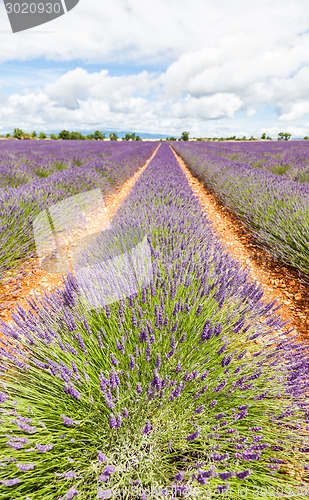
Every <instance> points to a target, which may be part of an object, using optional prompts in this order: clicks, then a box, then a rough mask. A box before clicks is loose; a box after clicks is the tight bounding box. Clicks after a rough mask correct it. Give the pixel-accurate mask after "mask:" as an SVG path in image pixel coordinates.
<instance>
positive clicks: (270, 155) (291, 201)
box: [173, 142, 309, 276]
mask: <svg viewBox="0 0 309 500" xmlns="http://www.w3.org/2000/svg"><path fill="white" fill-rule="evenodd" d="M173 147H174V149H175V151H176V152H177V153H178V154H179V155H180V156H181V157H182V158H183V160H184V161H185V162H186V163H187V165H188V166H189V168H190V169H191V171H192V172H193V174H194V175H195V176H196V177H198V178H199V179H200V180H201V181H202V182H203V183H204V184H205V185H206V186H207V188H208V189H211V190H212V191H213V192H214V193H215V194H216V195H217V196H218V198H219V199H220V200H221V201H222V202H223V203H224V204H225V205H226V206H227V207H228V208H229V209H231V210H232V211H233V212H234V213H235V214H236V215H237V216H239V217H240V219H241V220H242V221H243V222H244V223H245V225H246V226H247V227H248V228H249V230H250V232H251V233H252V234H253V235H254V237H255V238H256V240H257V241H258V242H259V243H260V244H261V245H262V246H263V247H264V248H266V249H267V251H268V252H269V253H270V254H271V255H273V256H274V257H275V258H279V259H280V260H282V261H283V262H285V263H287V264H290V265H292V266H295V267H296V268H297V269H298V270H299V271H300V272H301V273H302V274H303V275H307V276H308V274H309V201H308V200H309V198H308V197H309V183H308V182H300V181H299V180H297V178H299V179H301V180H304V179H305V175H307V174H308V171H309V145H308V144H307V143H306V142H304V143H298V142H294V143H293V142H291V143H288V144H285V145H284V146H283V145H281V143H279V145H276V146H274V145H271V146H268V144H267V143H266V144H264V143H263V144H251V143H250V144H246V145H243V144H241V145H238V144H237V145H235V144H229V145H224V146H221V144H215V145H213V144H208V143H190V144H186V143H179V144H178V143H177V144H176V145H175V146H174V145H173ZM279 156H280V158H281V159H279V158H278V157H279ZM231 158H233V159H231ZM258 158H260V159H259V160H258ZM262 158H263V160H262ZM240 160H241V161H240ZM280 161H281V162H282V163H281V164H280V163H278V162H280ZM286 164H291V165H294V167H293V168H294V173H295V172H296V170H297V171H298V172H301V173H298V174H296V173H295V175H294V178H293V179H294V180H292V179H291V177H289V176H288V175H287V174H286V175H285V174H282V175H278V172H279V171H280V168H283V166H284V165H286ZM276 165H277V167H276ZM278 165H279V166H278ZM280 165H281V166H280ZM275 172H277V173H275ZM306 172H307V174H306ZM297 175H298V176H299V177H297Z"/></svg>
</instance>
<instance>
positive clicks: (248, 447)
mask: <svg viewBox="0 0 309 500" xmlns="http://www.w3.org/2000/svg"><path fill="white" fill-rule="evenodd" d="M113 223H114V224H115V227H117V228H119V229H120V230H122V229H123V230H125V229H126V228H128V227H132V228H136V229H142V230H143V231H145V232H146V234H147V237H148V243H149V246H150V248H151V259H152V265H153V280H152V282H151V284H150V285H149V286H147V287H144V288H143V289H140V291H139V292H138V293H135V294H134V295H132V296H130V297H128V298H127V299H126V300H121V301H119V302H115V303H113V304H111V305H110V306H108V305H106V306H103V307H98V308H97V309H96V310H92V311H85V310H83V309H82V308H81V307H80V303H79V300H78V297H79V288H78V283H77V282H76V280H75V278H74V276H73V275H68V277H67V278H66V280H65V288H64V290H63V291H59V293H57V294H49V295H46V296H45V297H44V298H42V299H41V307H37V306H36V305H35V304H33V313H32V312H28V313H26V312H25V311H23V310H21V309H20V310H19V313H18V314H17V313H16V314H15V316H14V317H15V326H12V325H11V326H8V325H4V324H3V325H2V330H3V333H4V337H5V338H6V339H7V340H5V339H4V340H1V342H2V349H1V352H2V362H1V370H2V372H3V377H2V382H1V384H2V387H1V392H0V401H1V414H0V419H1V430H2V432H1V436H0V443H1V444H0V447H1V457H0V484H1V486H0V499H1V500H9V499H12V498H14V499H23V500H27V499H28V500H30V499H31V500H39V499H44V500H54V499H57V500H70V499H72V498H74V499H75V498H76V499H81V500H82V499H83V500H86V499H87V500H91V499H97V498H99V499H100V498H101V499H103V498H114V499H128V500H133V499H134V498H140V499H142V500H146V499H147V500H148V499H155V498H160V499H161V498H162V499H172V498H173V499H177V498H179V497H185V498H188V499H211V498H214V497H216V498H220V497H221V498H224V495H225V494H226V492H228V491H230V492H232V494H231V495H230V494H229V497H237V491H238V488H239V487H240V486H241V487H244V486H246V488H247V490H246V498H250V499H253V498H265V496H266V497H267V495H268V497H272V496H274V494H275V493H278V494H279V495H280V496H281V498H285V499H288V498H291V496H293V498H299V499H300V498H303V496H304V493H302V492H301V490H300V489H299V488H300V486H301V485H303V487H304V488H306V485H307V486H308V472H306V471H308V469H309V467H308V461H307V459H306V457H307V456H308V452H309V442H308V431H309V408H308V406H309V405H308V400H307V399H306V392H307V387H308V379H309V377H308V375H309V364H308V358H306V354H307V350H306V349H307V348H306V346H305V345H301V344H299V343H297V338H296V337H287V336H286V335H285V334H284V333H282V332H283V330H284V325H283V324H282V321H281V320H280V318H279V317H278V316H276V310H277V306H276V304H274V303H266V302H265V301H263V292H262V290H261V288H260V286H258V285H257V284H254V283H252V282H251V281H250V280H249V277H248V273H247V272H246V271H244V270H243V269H242V268H241V266H240V264H239V263H238V262H237V261H235V260H234V259H232V258H231V257H230V256H229V254H228V253H227V251H226V250H224V248H223V247H222V245H221V243H220V241H219V239H218V238H217V237H216V236H215V234H214V232H213V230H212V226H211V224H210V222H209V220H208V219H207V216H206V215H205V214H204V213H203V211H202V209H201V207H200V205H199V202H198V201H197V199H196V198H195V197H194V196H193V195H192V191H191V190H190V187H189V185H188V182H187V180H186V177H185V174H184V173H183V172H182V170H181V168H180V167H179V165H178V163H177V161H176V159H175V157H174V155H173V153H172V151H171V150H170V148H169V147H168V145H167V144H162V145H161V146H160V148H159V150H158V152H157V154H156V156H155V157H154V158H153V160H152V161H151V162H150V164H149V166H148V167H147V169H146V170H145V172H144V173H143V174H142V175H141V176H140V178H139V179H138V181H137V182H136V184H135V185H134V187H133V189H132V190H131V192H130V194H129V196H128V197H127V199H126V200H125V202H124V203H123V205H122V206H121V208H120V209H119V210H118V212H117V214H116V216H115V219H114V221H113ZM10 339H14V340H15V348H14V350H12V349H11V351H10V352H9V351H7V350H6V348H7V347H8V346H10V344H9V340H10ZM257 339H258V342H256V340H257ZM287 472H289V474H288V473H287ZM300 478H301V479H302V480H301V481H300ZM260 488H264V490H261V489H260ZM265 488H266V495H265ZM259 491H262V493H261V495H260V494H259ZM233 493H234V494H233Z"/></svg>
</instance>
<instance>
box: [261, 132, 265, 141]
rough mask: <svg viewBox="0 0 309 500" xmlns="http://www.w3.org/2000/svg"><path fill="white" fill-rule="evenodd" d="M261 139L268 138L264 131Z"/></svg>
mask: <svg viewBox="0 0 309 500" xmlns="http://www.w3.org/2000/svg"><path fill="white" fill-rule="evenodd" d="M261 139H263V141H265V140H266V134H265V132H263V134H262V135H261Z"/></svg>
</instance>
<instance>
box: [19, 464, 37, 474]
mask: <svg viewBox="0 0 309 500" xmlns="http://www.w3.org/2000/svg"><path fill="white" fill-rule="evenodd" d="M16 467H17V468H18V469H19V470H21V471H23V472H26V471H28V470H32V469H34V467H35V464H34V463H28V464H16Z"/></svg>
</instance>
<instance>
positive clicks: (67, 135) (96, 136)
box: [0, 128, 141, 141]
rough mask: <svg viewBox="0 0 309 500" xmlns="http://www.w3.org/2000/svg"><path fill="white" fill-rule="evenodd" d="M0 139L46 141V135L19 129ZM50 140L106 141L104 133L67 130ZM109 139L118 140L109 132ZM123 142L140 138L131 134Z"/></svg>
mask: <svg viewBox="0 0 309 500" xmlns="http://www.w3.org/2000/svg"><path fill="white" fill-rule="evenodd" d="M0 137H6V138H8V139H9V138H12V137H13V138H14V139H47V134H45V132H40V133H39V134H37V132H36V131H33V132H32V133H31V134H29V133H27V132H24V131H23V130H21V129H20V128H15V129H14V132H13V134H9V133H8V134H6V135H5V136H3V135H2V136H0ZM49 138H50V139H53V140H57V139H58V140H64V141H74V140H75V141H82V140H88V141H89V140H96V141H103V140H104V139H107V137H106V135H105V133H103V132H100V130H96V131H95V132H94V133H93V134H87V135H83V134H81V133H80V132H69V131H68V130H62V131H61V132H59V134H50V136H49ZM109 139H110V140H111V141H117V140H118V135H117V134H116V133H115V132H111V133H110V134H109ZM122 140H123V141H141V138H140V137H139V136H138V135H136V134H135V133H132V134H126V135H125V137H122Z"/></svg>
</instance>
